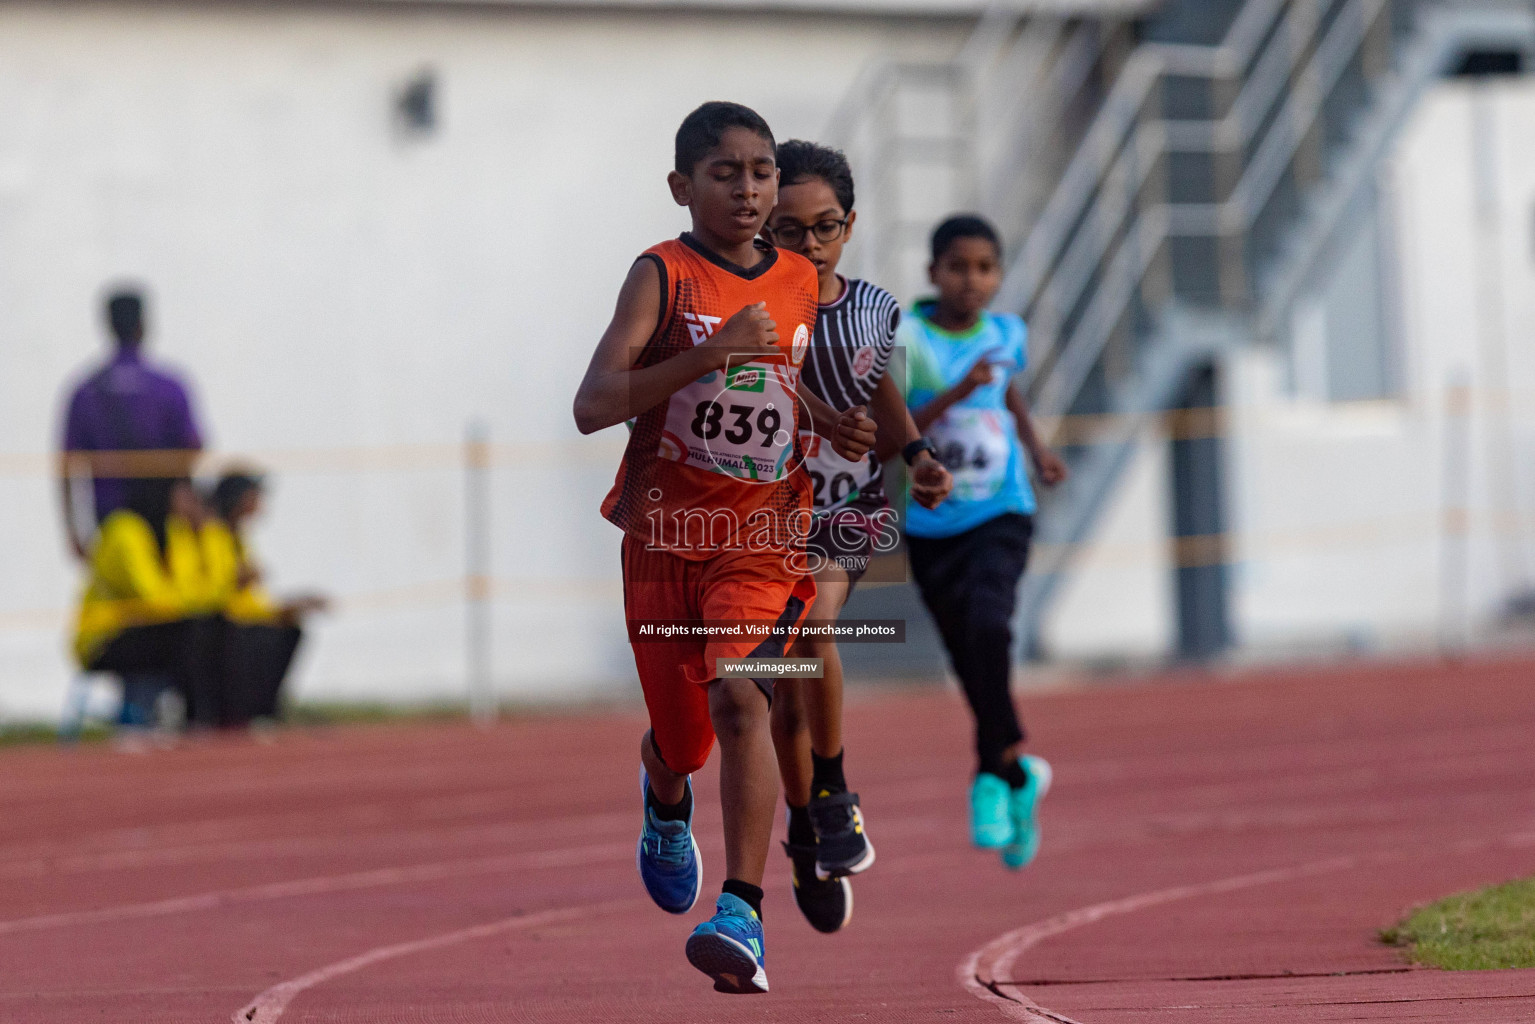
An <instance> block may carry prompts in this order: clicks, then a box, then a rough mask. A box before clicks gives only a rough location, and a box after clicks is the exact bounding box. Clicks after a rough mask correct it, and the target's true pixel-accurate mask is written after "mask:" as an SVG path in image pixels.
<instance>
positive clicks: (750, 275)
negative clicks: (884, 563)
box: [602, 234, 818, 560]
mask: <svg viewBox="0 0 1535 1024" xmlns="http://www.w3.org/2000/svg"><path fill="white" fill-rule="evenodd" d="M758 245H759V247H760V252H761V257H762V258H761V259H760V260H759V261H758V263H757V265H756V266H754V267H752V268H750V269H746V268H743V267H739V266H736V265H735V264H733V263H730V262H728V261H727V260H725V259H722V258H721V257H720V256H718V255H717V254H715V253H713V252H710V251H709V250H707V249H705V248H704V247H703V246H702V245H700V244H699V243H698V242H696V241H695V240H694V239H693V236H692V235H690V234H684V235H683V236H682V237H681V238H679V239H676V240H674V241H666V242H662V243H661V244H660V245H656V246H652V247H651V248H650V249H647V250H646V251H645V253H644V255H642V256H641V257H640V258H641V259H649V260H653V261H655V264H656V269H657V270H658V271H659V272H660V275H661V296H662V305H661V314H660V317H659V318H658V321H657V324H656V330H655V333H654V334H653V335H652V336H651V338H650V341H649V342H647V343H646V345H645V347H644V349H643V350H642V351H641V352H640V353H639V357H638V358H637V359H636V360H635V364H634V365H636V366H642V367H643V366H654V365H656V364H657V363H660V362H662V361H664V360H666V359H670V358H672V357H673V356H675V355H677V354H679V353H681V352H685V351H687V350H688V349H690V348H692V347H693V346H694V345H697V344H699V343H700V342H702V341H703V340H704V339H705V338H707V337H709V335H711V334H713V333H714V331H715V330H717V329H718V328H719V327H720V325H722V324H723V323H724V322H725V321H727V320H729V319H730V318H731V317H732V316H734V315H735V314H736V313H737V312H739V311H740V310H741V309H742V308H743V307H745V306H748V305H750V304H751V303H754V302H765V303H767V312H768V315H769V316H770V317H772V319H773V321H774V323H775V324H776V325H777V330H778V336H779V343H778V352H777V354H776V355H773V356H768V357H765V358H758V359H756V360H754V361H752V362H750V363H746V364H744V365H732V366H731V367H730V369H729V371H728V372H719V371H716V372H714V373H711V374H709V375H708V376H705V377H702V378H700V379H698V380H696V381H693V382H692V383H691V384H688V385H686V386H685V387H683V388H681V389H680V390H678V391H677V392H676V393H675V394H673V395H672V396H671V397H670V398H669V399H668V400H667V401H665V402H662V403H661V404H660V405H657V406H656V407H655V408H653V409H649V410H647V411H646V412H644V413H642V414H640V415H639V416H638V417H637V418H636V419H635V421H634V429H633V432H632V433H631V434H630V435H629V446H628V448H627V449H626V450H625V452H624V458H623V462H622V463H621V464H620V465H619V469H618V479H617V480H616V481H615V482H614V484H613V489H612V490H611V491H610V492H609V493H608V496H607V498H606V500H604V501H603V503H602V514H603V515H604V516H606V517H607V518H608V519H609V520H611V521H612V522H613V523H614V524H616V525H617V526H619V527H620V528H622V529H623V530H624V531H625V532H626V533H628V534H629V535H630V536H631V537H634V538H635V539H636V540H638V541H639V542H640V543H641V544H644V545H645V546H646V547H647V548H650V549H651V550H661V551H669V552H671V553H673V554H676V555H679V556H681V557H683V558H687V559H692V560H701V559H706V558H710V557H713V556H714V555H716V554H718V553H719V552H720V551H723V550H735V549H741V548H746V549H749V550H759V551H784V552H787V551H797V550H800V549H803V547H804V537H805V534H806V533H807V532H808V531H809V524H810V487H809V479H808V477H807V475H806V474H805V472H804V470H803V469H802V468H801V463H802V462H803V461H804V453H803V451H802V449H801V448H800V444H799V429H798V427H799V417H800V408H799V403H798V401H797V399H796V394H797V392H798V390H799V376H800V364H801V363H802V362H803V361H804V359H805V353H806V351H807V350H808V349H809V347H810V336H811V333H812V332H813V331H814V330H815V318H816V311H817V308H818V307H817V303H816V296H817V283H816V273H815V267H814V266H813V265H812V264H811V263H810V261H808V260H806V259H804V258H803V257H801V256H798V255H796V254H794V253H790V252H784V251H782V250H779V249H774V248H772V247H771V246H768V245H767V244H766V243H765V242H758Z"/></svg>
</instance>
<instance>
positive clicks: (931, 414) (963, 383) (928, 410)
mask: <svg viewBox="0 0 1535 1024" xmlns="http://www.w3.org/2000/svg"><path fill="white" fill-rule="evenodd" d="M995 354H996V350H995V349H993V350H991V351H989V352H985V353H982V355H981V357H980V358H979V359H977V360H976V361H975V363H974V365H972V366H971V367H970V371H969V372H968V373H966V374H965V375H964V376H963V377H961V378H960V381H959V383H958V384H955V385H954V386H953V387H952V388H950V389H949V390H947V391H945V392H943V393H942V394H940V395H938V396H936V397H935V398H933V400H932V401H930V402H928V403H927V404H926V405H921V406H918V407H917V408H915V409H913V410H912V411H911V418H912V421H913V422H914V423H916V425H917V429H918V430H922V431H925V430H927V428H928V427H930V426H932V425H933V422H934V421H935V420H937V419H938V417H940V416H942V415H943V414H944V413H946V412H948V411H949V409H950V408H951V407H952V406H954V405H955V404H957V403H959V402H963V401H964V400H965V399H967V398H969V397H970V395H971V393H972V392H974V391H975V389H976V388H978V387H980V386H981V385H982V384H986V383H989V382H990V381H991V374H992V365H991V357H992V356H993V355H995Z"/></svg>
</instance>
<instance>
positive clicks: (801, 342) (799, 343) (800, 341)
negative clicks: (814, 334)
mask: <svg viewBox="0 0 1535 1024" xmlns="http://www.w3.org/2000/svg"><path fill="white" fill-rule="evenodd" d="M809 347H810V328H808V327H806V326H805V325H804V324H800V325H799V326H798V327H796V328H794V347H793V348H792V349H791V350H790V353H789V355H790V358H791V359H793V360H794V365H795V366H798V365H799V364H800V363H803V362H804V361H805V350H806V349H807V348H809Z"/></svg>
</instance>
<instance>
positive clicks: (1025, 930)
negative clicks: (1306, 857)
mask: <svg viewBox="0 0 1535 1024" xmlns="http://www.w3.org/2000/svg"><path fill="white" fill-rule="evenodd" d="M1371 859H1377V858H1365V857H1333V858H1330V859H1328V860H1319V861H1312V862H1311V863H1309V864H1300V865H1296V866H1294V867H1288V868H1274V869H1272V870H1269V871H1257V872H1253V873H1251V874H1246V875H1235V876H1233V877H1231V878H1221V879H1217V880H1215V881H1212V882H1199V883H1195V884H1192V885H1175V886H1172V887H1170V888H1167V889H1154V890H1152V891H1151V892H1143V893H1138V894H1136V895H1134V896H1126V897H1123V898H1121V899H1117V900H1106V901H1105V902H1103V903H1094V904H1092V905H1090V906H1086V907H1079V908H1077V909H1076V910H1068V911H1066V912H1065V913H1064V914H1057V915H1056V916H1055V917H1050V918H1046V919H1045V920H1043V921H1036V922H1035V923H1034V924H1027V925H1024V926H1023V927H1022V928H1016V929H1014V930H1013V931H1010V932H1007V933H1006V934H1004V935H1000V936H998V937H997V938H995V939H992V940H991V941H990V942H988V943H987V944H986V945H984V946H982V947H981V948H980V949H977V950H975V951H974V952H972V953H971V954H970V955H969V956H967V957H965V959H964V960H962V961H960V964H959V967H957V968H956V969H955V972H954V975H955V980H956V981H958V982H959V984H960V987H961V988H964V989H965V990H966V991H968V992H969V993H970V994H971V995H973V996H975V997H976V998H978V999H984V1000H985V1001H986V1002H989V1003H993V1004H995V1005H996V1007H997V1008H998V1009H999V1010H1001V1011H1002V1015H1003V1016H1005V1017H1009V1018H1011V1019H1013V1020H1024V1021H1040V1020H1048V1021H1056V1022H1059V1024H1079V1022H1077V1021H1074V1020H1072V1019H1071V1018H1070V1017H1067V1016H1065V1015H1064V1014H1060V1013H1057V1012H1055V1011H1054V1010H1050V1009H1047V1008H1046V1007H1043V1006H1040V1005H1039V1004H1038V1003H1035V1002H1034V1001H1033V1000H1032V999H1030V998H1029V997H1028V996H1026V995H1024V994H1023V993H1022V992H1020V991H1017V990H1016V989H1014V991H1015V992H1016V995H1013V996H1008V995H1004V994H1002V992H1000V991H999V989H1000V988H1001V987H1003V983H1005V982H1006V981H1007V979H1008V978H1009V976H1010V975H1011V973H1012V967H1013V964H1014V963H1015V962H1017V960H1018V957H1019V956H1021V955H1022V954H1023V953H1024V951H1025V950H1027V949H1029V948H1030V947H1033V946H1037V945H1039V944H1040V943H1041V942H1043V941H1045V940H1046V939H1049V938H1053V937H1054V936H1057V935H1061V934H1063V933H1065V932H1069V931H1071V930H1073V929H1075V928H1081V927H1082V926H1084V925H1089V924H1094V923H1096V922H1098V921H1102V920H1103V919H1104V918H1106V917H1115V916H1117V915H1119V914H1133V913H1134V912H1136V911H1137V910H1145V909H1147V908H1148V907H1158V906H1161V905H1162V904H1164V903H1174V902H1176V901H1178V900H1186V899H1191V898H1193V897H1195V896H1214V895H1218V894H1220V893H1227V892H1236V891H1237V890H1240V889H1251V888H1253V887H1255V886H1260V885H1274V884H1276V883H1279V882H1288V881H1292V880H1294V879H1297V878H1309V877H1311V876H1313V875H1323V874H1328V873H1329V872H1334V871H1347V870H1348V869H1350V868H1354V867H1358V866H1359V865H1361V864H1363V863H1365V862H1366V861H1367V860H1371Z"/></svg>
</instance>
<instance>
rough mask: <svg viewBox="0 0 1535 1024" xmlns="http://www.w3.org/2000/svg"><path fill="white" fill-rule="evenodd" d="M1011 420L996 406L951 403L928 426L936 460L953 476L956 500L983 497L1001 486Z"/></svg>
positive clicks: (1008, 448) (994, 492)
mask: <svg viewBox="0 0 1535 1024" xmlns="http://www.w3.org/2000/svg"><path fill="white" fill-rule="evenodd" d="M1010 420H1011V417H1009V416H1006V415H1004V414H1003V413H1002V412H1000V411H998V410H995V409H965V408H959V407H954V408H950V409H949V411H948V412H946V413H944V414H943V415H942V416H941V417H939V418H938V420H937V422H935V423H933V424H932V426H931V427H930V428H929V429H928V436H929V437H930V438H932V440H933V444H934V445H935V446H936V447H937V449H938V460H939V461H940V462H942V463H943V464H944V466H945V467H946V468H947V469H948V471H949V472H950V473H951V474H952V475H953V476H954V490H953V492H952V494H951V496H952V497H953V498H954V499H955V500H957V501H982V500H985V499H986V498H990V497H992V496H993V495H995V494H996V493H997V492H999V491H1000V490H1002V486H1003V484H1005V483H1006V482H1007V466H1008V459H1009V458H1010V457H1011V455H1012V441H1011V439H1010V438H1009V436H1008V433H1009V431H1010V430H1011V429H1012V424H1011V422H1010Z"/></svg>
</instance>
